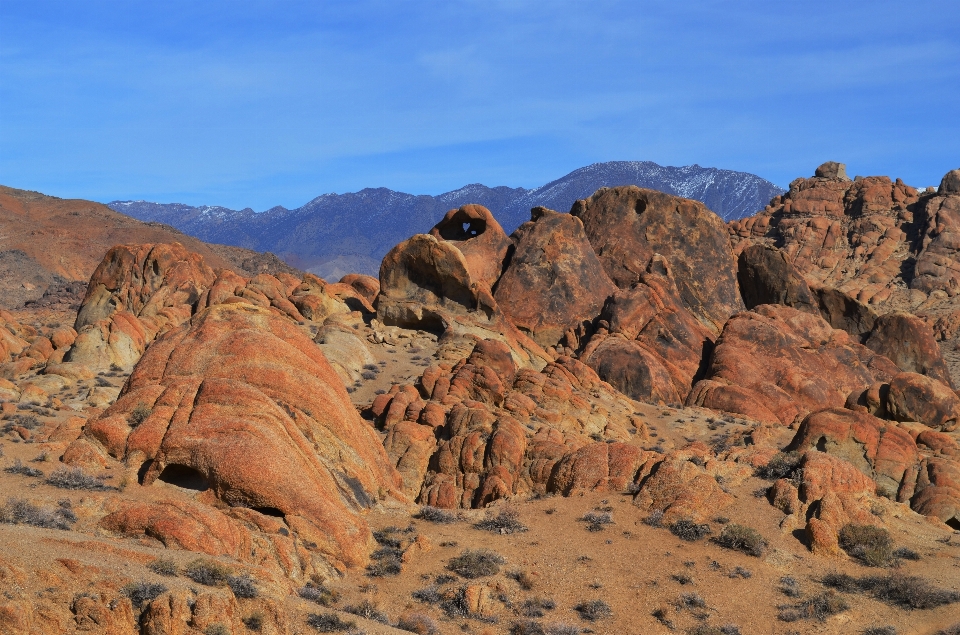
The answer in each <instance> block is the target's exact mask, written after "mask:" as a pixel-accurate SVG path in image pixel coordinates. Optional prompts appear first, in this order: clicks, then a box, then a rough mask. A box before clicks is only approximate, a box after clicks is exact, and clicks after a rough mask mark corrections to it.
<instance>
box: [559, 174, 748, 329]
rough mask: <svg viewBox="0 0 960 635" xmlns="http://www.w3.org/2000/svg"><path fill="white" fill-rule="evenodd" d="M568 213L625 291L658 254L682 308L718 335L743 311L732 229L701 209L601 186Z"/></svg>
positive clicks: (686, 202) (666, 196)
mask: <svg viewBox="0 0 960 635" xmlns="http://www.w3.org/2000/svg"><path fill="white" fill-rule="evenodd" d="M570 213H571V214H572V215H574V216H576V217H577V218H579V219H580V220H582V221H583V227H584V230H585V231H586V235H587V239H588V240H589V241H590V244H591V245H593V248H594V250H595V251H596V253H597V256H598V257H599V258H600V262H601V264H602V265H603V268H604V270H605V271H606V272H607V275H608V276H609V277H610V279H611V280H613V282H614V284H616V285H617V286H618V287H620V288H621V289H627V288H630V287H631V286H633V285H634V284H636V283H637V282H639V281H640V278H641V277H642V275H643V274H644V273H645V272H646V271H647V269H648V266H649V264H650V261H651V260H652V258H653V256H654V254H660V255H662V256H663V257H664V259H665V260H666V261H667V263H669V266H670V269H671V270H672V272H673V277H674V280H675V281H676V285H677V289H678V292H679V295H680V298H681V300H682V302H683V305H684V306H685V307H686V308H687V309H688V310H689V311H690V312H691V313H692V314H693V315H694V316H695V317H696V318H697V319H698V320H700V321H701V322H702V323H703V324H704V326H706V327H707V328H708V329H710V330H711V331H713V332H714V333H715V334H718V333H719V332H720V330H721V329H722V328H723V324H724V323H725V322H726V321H727V319H728V318H729V317H730V316H731V315H733V314H734V313H737V312H738V311H742V310H743V308H744V306H743V302H742V301H741V299H740V293H739V290H738V289H737V265H736V260H735V258H734V256H733V252H732V251H731V248H730V241H729V239H728V238H727V228H726V226H725V225H724V223H723V221H722V220H720V217H718V216H717V215H716V214H714V213H713V212H711V211H710V210H708V209H707V208H706V207H705V206H704V205H703V204H702V203H699V202H697V201H692V200H690V199H685V198H679V197H676V196H671V195H669V194H664V193H662V192H657V191H654V190H646V189H641V188H639V187H635V186H632V185H631V186H625V187H614V188H602V189H600V190H598V191H597V192H596V193H595V194H594V195H593V196H591V197H590V198H587V199H584V200H580V201H577V202H576V203H574V205H573V208H572V209H571V210H570ZM707 272H709V275H707Z"/></svg>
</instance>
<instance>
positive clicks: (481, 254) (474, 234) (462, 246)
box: [430, 205, 510, 289]
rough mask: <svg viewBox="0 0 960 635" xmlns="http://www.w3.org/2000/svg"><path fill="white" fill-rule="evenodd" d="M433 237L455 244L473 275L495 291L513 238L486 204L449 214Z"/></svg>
mask: <svg viewBox="0 0 960 635" xmlns="http://www.w3.org/2000/svg"><path fill="white" fill-rule="evenodd" d="M430 235H431V236H434V237H435V238H439V239H442V240H445V241H447V242H450V243H453V244H454V246H456V248H457V249H459V250H460V252H461V253H462V254H463V257H464V260H466V263H467V269H468V270H469V271H470V275H471V276H472V277H473V279H474V280H475V281H477V282H481V283H484V284H486V286H487V288H488V289H490V288H493V285H494V284H496V282H497V279H498V278H499V277H500V274H501V273H502V271H503V262H504V260H505V259H506V257H507V250H508V249H509V248H510V239H509V238H508V237H507V235H506V233H504V231H503V228H502V227H500V223H498V222H497V220H496V219H495V218H494V217H493V214H491V213H490V210H488V209H487V208H486V207H484V206H483V205H463V206H462V207H460V208H458V209H452V210H450V211H449V212H447V213H446V215H445V216H444V217H443V219H442V220H441V221H440V222H439V223H437V224H436V225H434V227H433V229H431V230H430Z"/></svg>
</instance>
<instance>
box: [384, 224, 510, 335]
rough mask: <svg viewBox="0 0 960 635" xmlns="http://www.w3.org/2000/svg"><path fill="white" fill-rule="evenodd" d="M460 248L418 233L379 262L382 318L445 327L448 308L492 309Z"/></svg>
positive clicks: (451, 310) (461, 310)
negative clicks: (482, 295)
mask: <svg viewBox="0 0 960 635" xmlns="http://www.w3.org/2000/svg"><path fill="white" fill-rule="evenodd" d="M480 293H481V290H480V288H479V287H478V285H477V283H476V281H475V280H474V279H473V276H472V275H471V274H470V268H469V266H468V265H467V260H466V258H465V257H464V255H463V252H461V251H460V250H459V249H457V247H456V246H455V245H454V244H452V243H450V242H447V241H444V240H438V239H437V238H436V237H435V236H430V235H426V234H417V235H416V236H414V237H412V238H410V239H409V240H405V241H404V242H402V243H400V244H399V245H397V246H396V247H394V248H393V249H391V250H390V253H388V254H387V255H386V256H384V258H383V262H382V263H381V264H380V296H379V297H378V299H377V317H378V318H379V319H380V321H381V322H383V323H384V324H387V325H397V326H405V327H412V328H427V329H442V328H443V321H444V317H443V316H444V313H451V314H461V315H462V314H466V313H467V312H470V311H475V310H480V311H483V312H484V314H485V315H486V316H488V317H489V316H490V315H492V313H493V307H494V303H493V298H492V296H490V297H489V298H487V297H479V295H478V294H480Z"/></svg>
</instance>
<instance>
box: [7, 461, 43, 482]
mask: <svg viewBox="0 0 960 635" xmlns="http://www.w3.org/2000/svg"><path fill="white" fill-rule="evenodd" d="M3 471H4V472H6V473H7V474H19V475H21V476H32V477H33V478H38V477H41V476H43V472H41V471H40V470H38V469H37V468H35V467H30V466H29V465H24V464H23V462H21V461H20V459H17V460H16V461H14V462H13V465H10V466H8V467H5V468H3Z"/></svg>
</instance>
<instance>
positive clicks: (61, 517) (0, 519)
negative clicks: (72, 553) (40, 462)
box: [0, 498, 77, 530]
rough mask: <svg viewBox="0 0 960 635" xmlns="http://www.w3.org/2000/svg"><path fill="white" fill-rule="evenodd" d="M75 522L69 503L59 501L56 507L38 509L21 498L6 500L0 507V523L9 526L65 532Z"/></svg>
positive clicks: (74, 515) (75, 518)
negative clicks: (26, 526) (24, 526)
mask: <svg viewBox="0 0 960 635" xmlns="http://www.w3.org/2000/svg"><path fill="white" fill-rule="evenodd" d="M64 503H66V504H64ZM75 522H77V515H76V514H74V513H73V510H72V509H71V508H70V501H61V503H60V504H59V505H58V506H57V507H38V506H36V505H34V504H33V503H31V502H29V501H26V500H23V499H22V498H8V499H7V502H6V504H4V505H3V506H0V523H6V524H9V525H30V526H32V527H42V528H44V529H61V530H67V529H70V528H71V527H72V526H73V524H74V523H75Z"/></svg>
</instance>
